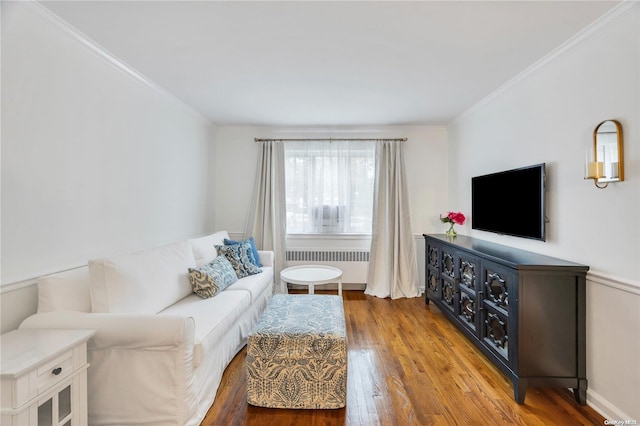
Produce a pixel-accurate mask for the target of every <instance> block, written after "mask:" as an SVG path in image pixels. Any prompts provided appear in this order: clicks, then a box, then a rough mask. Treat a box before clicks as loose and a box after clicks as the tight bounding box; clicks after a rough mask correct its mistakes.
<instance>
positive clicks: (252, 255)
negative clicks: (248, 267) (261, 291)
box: [224, 237, 262, 268]
mask: <svg viewBox="0 0 640 426" xmlns="http://www.w3.org/2000/svg"><path fill="white" fill-rule="evenodd" d="M240 243H249V244H251V251H250V252H249V260H251V263H253V264H254V265H256V266H257V267H258V268H262V263H260V255H259V254H258V249H257V248H256V242H255V240H254V239H253V237H249V239H246V240H244V241H234V240H230V239H228V238H225V239H224V245H225V246H232V245H234V244H240Z"/></svg>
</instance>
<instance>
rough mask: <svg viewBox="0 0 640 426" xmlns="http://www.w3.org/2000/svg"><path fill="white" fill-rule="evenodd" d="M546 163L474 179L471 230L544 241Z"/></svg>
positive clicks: (472, 185)
mask: <svg viewBox="0 0 640 426" xmlns="http://www.w3.org/2000/svg"><path fill="white" fill-rule="evenodd" d="M545 222H546V221H545V163H542V164H534V165H532V166H527V167H521V168H518V169H512V170H505V171H501V172H496V173H491V174H487V175H482V176H476V177H473V178H471V228H472V229H477V230H480V231H488V232H495V233H497V234H503V235H511V236H515V237H522V238H531V239H534V240H541V241H545V238H546V237H545Z"/></svg>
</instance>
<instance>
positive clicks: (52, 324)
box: [19, 311, 195, 350]
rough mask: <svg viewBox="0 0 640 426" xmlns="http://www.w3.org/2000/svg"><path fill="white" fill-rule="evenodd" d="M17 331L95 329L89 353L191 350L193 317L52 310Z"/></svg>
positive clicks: (25, 322) (193, 328)
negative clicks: (111, 349)
mask: <svg viewBox="0 0 640 426" xmlns="http://www.w3.org/2000/svg"><path fill="white" fill-rule="evenodd" d="M19 328H21V329H72V330H73V329H88V330H96V334H95V336H94V337H93V338H92V339H91V340H90V341H89V344H88V348H89V350H100V349H105V348H122V349H139V348H161V347H177V346H181V345H185V344H186V346H185V347H186V348H191V347H193V341H194V332H195V324H194V321H193V318H190V317H179V316H168V315H155V314H105V313H86V312H75V311H55V312H47V313H42V314H35V315H32V316H30V317H28V318H27V319H25V320H24V321H23V322H22V324H20V327H19Z"/></svg>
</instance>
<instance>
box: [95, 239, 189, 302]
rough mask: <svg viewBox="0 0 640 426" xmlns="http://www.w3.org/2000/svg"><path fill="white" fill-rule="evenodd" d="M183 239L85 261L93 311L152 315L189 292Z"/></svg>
mask: <svg viewBox="0 0 640 426" xmlns="http://www.w3.org/2000/svg"><path fill="white" fill-rule="evenodd" d="M193 267H195V260H194V258H193V251H192V250H191V246H190V245H189V243H187V242H186V241H181V242H177V243H173V244H168V245H165V246H160V247H156V248H152V249H148V250H143V251H139V252H136V253H130V254H123V255H119V256H114V257H111V258H108V259H93V260H90V261H89V274H90V276H91V283H90V288H91V306H92V310H93V312H112V313H139V314H155V313H158V312H160V311H161V310H163V309H165V308H166V307H167V306H170V305H172V304H174V303H175V302H177V301H178V300H180V299H182V298H183V297H185V296H188V295H189V294H191V284H190V283H189V277H188V273H189V268H193Z"/></svg>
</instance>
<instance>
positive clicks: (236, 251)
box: [215, 242, 262, 278]
mask: <svg viewBox="0 0 640 426" xmlns="http://www.w3.org/2000/svg"><path fill="white" fill-rule="evenodd" d="M215 248H216V250H217V251H218V255H219V256H224V257H226V258H227V260H228V261H229V262H230V263H231V266H233V269H234V270H235V271H236V275H238V278H243V277H246V276H249V275H254V274H259V273H260V272H262V269H260V268H258V267H257V266H256V265H254V264H253V263H252V262H251V259H250V258H249V252H250V251H251V244H249V243H248V242H242V243H238V244H233V245H230V246H218V245H216V246H215Z"/></svg>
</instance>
